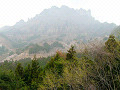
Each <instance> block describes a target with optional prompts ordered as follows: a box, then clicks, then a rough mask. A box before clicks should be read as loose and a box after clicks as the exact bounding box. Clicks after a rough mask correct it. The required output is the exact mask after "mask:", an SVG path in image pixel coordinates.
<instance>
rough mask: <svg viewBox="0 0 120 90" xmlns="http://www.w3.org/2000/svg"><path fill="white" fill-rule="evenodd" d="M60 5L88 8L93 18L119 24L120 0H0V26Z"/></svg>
mask: <svg viewBox="0 0 120 90" xmlns="http://www.w3.org/2000/svg"><path fill="white" fill-rule="evenodd" d="M61 5H66V6H68V7H71V8H75V9H80V8H83V9H86V10H88V9H90V10H91V12H92V16H93V17H95V19H97V20H100V21H101V22H109V23H112V22H113V23H116V24H117V25H120V0H0V27H2V26H5V25H14V24H15V23H16V22H18V21H19V20H21V19H23V20H25V21H27V20H28V18H32V17H34V16H35V15H36V14H39V13H40V12H41V11H43V9H47V8H50V7H51V6H58V7H61Z"/></svg>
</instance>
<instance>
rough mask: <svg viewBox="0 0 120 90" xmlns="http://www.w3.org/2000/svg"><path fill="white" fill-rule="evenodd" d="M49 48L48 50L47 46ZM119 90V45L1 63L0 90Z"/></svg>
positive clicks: (115, 42)
mask: <svg viewBox="0 0 120 90" xmlns="http://www.w3.org/2000/svg"><path fill="white" fill-rule="evenodd" d="M46 47H47V46H46ZM95 89H96V90H120V41H119V40H117V39H116V38H115V36H114V35H110V36H109V38H108V40H107V41H106V42H105V44H104V45H95V46H94V48H87V47H86V48H85V49H84V51H79V52H78V50H76V47H75V46H71V48H70V49H69V50H68V51H67V53H63V52H61V51H57V52H56V55H54V56H52V57H47V58H36V56H34V58H33V59H30V58H26V59H21V60H19V61H4V62H3V63H0V90H95Z"/></svg>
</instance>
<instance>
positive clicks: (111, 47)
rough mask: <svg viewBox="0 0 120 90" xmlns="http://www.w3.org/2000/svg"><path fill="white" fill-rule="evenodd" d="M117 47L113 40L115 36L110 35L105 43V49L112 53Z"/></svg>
mask: <svg viewBox="0 0 120 90" xmlns="http://www.w3.org/2000/svg"><path fill="white" fill-rule="evenodd" d="M117 46H118V43H117V41H116V40H115V36H113V35H110V36H109V38H108V40H107V41H106V42H105V47H106V49H107V50H108V51H109V52H110V53H113V52H114V50H115V48H116V47H117Z"/></svg>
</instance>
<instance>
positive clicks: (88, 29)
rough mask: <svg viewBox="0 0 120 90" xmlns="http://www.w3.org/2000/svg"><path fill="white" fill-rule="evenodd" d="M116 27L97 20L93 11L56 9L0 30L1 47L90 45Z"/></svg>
mask: <svg viewBox="0 0 120 90" xmlns="http://www.w3.org/2000/svg"><path fill="white" fill-rule="evenodd" d="M115 27H116V25H115V24H113V23H112V24H110V23H107V22H105V23H101V22H99V21H98V20H95V19H94V17H92V15H91V11H90V10H88V11H86V10H84V9H82V8H81V9H79V10H75V9H73V8H69V7H67V6H62V7H61V8H58V7H56V6H53V7H51V8H49V9H45V10H43V11H42V12H41V13H40V14H38V15H36V16H35V17H34V18H31V19H29V20H28V21H27V22H24V20H20V21H19V22H17V23H16V24H15V25H14V26H6V27H3V28H1V29H0V31H1V32H0V40H1V42H0V44H2V45H4V46H6V47H7V48H12V49H13V48H21V47H26V46H27V45H29V44H30V43H44V42H55V41H58V42H62V43H64V44H68V43H71V42H72V41H74V40H77V41H78V42H80V41H82V42H85V43H86V42H87V41H89V40H92V39H94V38H97V37H104V36H106V35H109V34H110V33H111V31H112V30H113V29H114V28H115Z"/></svg>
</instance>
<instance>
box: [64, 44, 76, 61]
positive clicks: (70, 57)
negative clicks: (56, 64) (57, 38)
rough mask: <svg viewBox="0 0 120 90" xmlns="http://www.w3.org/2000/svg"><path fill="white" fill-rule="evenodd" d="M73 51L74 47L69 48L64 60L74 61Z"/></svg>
mask: <svg viewBox="0 0 120 90" xmlns="http://www.w3.org/2000/svg"><path fill="white" fill-rule="evenodd" d="M75 53H76V51H75V49H74V46H71V48H70V49H69V50H68V53H67V55H66V60H74V59H75Z"/></svg>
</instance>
